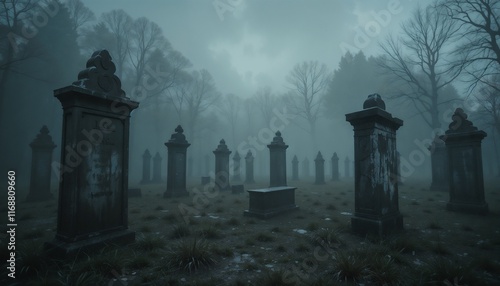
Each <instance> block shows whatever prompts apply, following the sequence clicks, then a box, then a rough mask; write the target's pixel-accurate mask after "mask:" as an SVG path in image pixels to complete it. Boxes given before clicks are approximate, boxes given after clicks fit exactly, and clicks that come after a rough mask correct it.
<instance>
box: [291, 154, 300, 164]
mask: <svg viewBox="0 0 500 286" xmlns="http://www.w3.org/2000/svg"><path fill="white" fill-rule="evenodd" d="M292 163H294V164H296V163H299V159H297V155H295V156H293V159H292Z"/></svg>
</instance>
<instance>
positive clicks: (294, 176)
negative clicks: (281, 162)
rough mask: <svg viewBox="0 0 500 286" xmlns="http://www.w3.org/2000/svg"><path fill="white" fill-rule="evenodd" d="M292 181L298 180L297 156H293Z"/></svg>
mask: <svg viewBox="0 0 500 286" xmlns="http://www.w3.org/2000/svg"><path fill="white" fill-rule="evenodd" d="M292 180H294V181H297V180H299V159H297V155H295V156H293V159H292Z"/></svg>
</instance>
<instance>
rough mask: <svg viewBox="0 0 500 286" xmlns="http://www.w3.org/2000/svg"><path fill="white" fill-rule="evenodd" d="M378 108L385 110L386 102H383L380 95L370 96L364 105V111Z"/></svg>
mask: <svg viewBox="0 0 500 286" xmlns="http://www.w3.org/2000/svg"><path fill="white" fill-rule="evenodd" d="M371 107H378V108H380V109H382V110H385V102H384V101H383V100H382V97H381V96H380V94H378V93H374V94H370V95H368V98H367V99H366V100H365V102H364V103H363V109H367V108H371Z"/></svg>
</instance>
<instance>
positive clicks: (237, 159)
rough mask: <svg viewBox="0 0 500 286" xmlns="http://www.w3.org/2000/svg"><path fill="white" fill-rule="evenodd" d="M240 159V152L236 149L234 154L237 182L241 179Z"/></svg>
mask: <svg viewBox="0 0 500 286" xmlns="http://www.w3.org/2000/svg"><path fill="white" fill-rule="evenodd" d="M240 160H241V157H240V154H239V153H238V152H237V151H236V152H235V153H234V156H233V181H236V182H239V181H241V174H240Z"/></svg>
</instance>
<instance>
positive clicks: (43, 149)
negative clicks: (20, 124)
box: [26, 125, 56, 202]
mask: <svg viewBox="0 0 500 286" xmlns="http://www.w3.org/2000/svg"><path fill="white" fill-rule="evenodd" d="M30 147H31V177H30V192H29V194H28V197H27V198H26V201H28V202H39V201H45V200H50V199H53V198H54V196H53V195H52V193H51V192H50V179H51V172H50V171H51V170H52V168H51V164H52V152H53V151H54V148H56V145H55V144H54V142H53V141H52V137H51V136H50V135H49V129H48V128H47V126H45V125H44V126H43V127H42V129H40V134H38V135H37V136H36V138H35V140H33V142H31V143H30Z"/></svg>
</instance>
